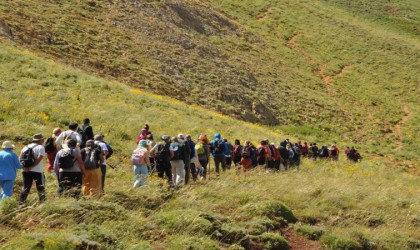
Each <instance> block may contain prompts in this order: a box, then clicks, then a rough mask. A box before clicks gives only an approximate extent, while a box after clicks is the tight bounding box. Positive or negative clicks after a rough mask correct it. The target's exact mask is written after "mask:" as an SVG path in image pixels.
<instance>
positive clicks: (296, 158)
mask: <svg viewBox="0 0 420 250" xmlns="http://www.w3.org/2000/svg"><path fill="white" fill-rule="evenodd" d="M293 149H294V156H293V165H295V166H296V169H297V170H299V166H300V158H301V155H302V149H301V147H300V145H299V143H295V146H294V147H293Z"/></svg>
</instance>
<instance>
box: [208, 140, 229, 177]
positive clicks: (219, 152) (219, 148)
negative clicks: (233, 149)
mask: <svg viewBox="0 0 420 250" xmlns="http://www.w3.org/2000/svg"><path fill="white" fill-rule="evenodd" d="M227 151H228V148H227V145H226V143H225V141H224V140H222V137H221V135H220V133H216V134H215V135H214V139H213V140H212V141H211V142H210V152H211V154H212V155H213V159H214V166H215V168H216V174H217V175H219V174H220V171H219V167H220V165H222V169H223V172H224V171H226V158H225V156H226V153H227Z"/></svg>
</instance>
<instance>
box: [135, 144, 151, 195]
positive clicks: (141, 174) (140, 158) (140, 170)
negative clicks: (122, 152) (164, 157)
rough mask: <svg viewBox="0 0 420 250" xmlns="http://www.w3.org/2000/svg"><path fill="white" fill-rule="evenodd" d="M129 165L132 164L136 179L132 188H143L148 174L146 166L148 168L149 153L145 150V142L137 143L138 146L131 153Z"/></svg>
mask: <svg viewBox="0 0 420 250" xmlns="http://www.w3.org/2000/svg"><path fill="white" fill-rule="evenodd" d="M131 163H132V164H133V170H134V175H135V178H136V181H135V182H134V185H133V187H134V188H138V187H140V186H145V185H146V182H147V176H148V173H149V171H148V166H150V159H149V152H148V150H147V141H146V140H140V141H139V145H138V146H137V148H136V149H135V150H134V151H133V155H132V157H131Z"/></svg>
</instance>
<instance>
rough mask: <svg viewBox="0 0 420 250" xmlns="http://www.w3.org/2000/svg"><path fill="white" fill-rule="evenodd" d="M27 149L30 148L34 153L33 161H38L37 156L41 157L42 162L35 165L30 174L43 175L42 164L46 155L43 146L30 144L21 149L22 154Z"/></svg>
mask: <svg viewBox="0 0 420 250" xmlns="http://www.w3.org/2000/svg"><path fill="white" fill-rule="evenodd" d="M28 147H30V148H32V150H33V151H34V156H35V160H36V159H38V156H40V155H42V156H43V158H42V160H41V161H40V162H39V163H38V164H37V165H35V167H33V168H32V169H31V172H37V173H44V168H43V167H42V163H43V161H44V157H45V155H46V154H45V148H44V146H42V145H39V144H38V143H34V142H32V143H30V144H29V145H28V146H25V147H24V148H23V149H22V152H24V151H25V150H26V149H27V148H28Z"/></svg>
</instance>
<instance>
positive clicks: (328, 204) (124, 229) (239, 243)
mask: <svg viewBox="0 0 420 250" xmlns="http://www.w3.org/2000/svg"><path fill="white" fill-rule="evenodd" d="M0 74H1V75H2V78H1V79H0V88H1V92H2V97H1V99H0V102H1V103H0V104H1V105H0V108H1V112H0V114H1V117H0V124H1V127H2V128H3V129H2V131H1V138H2V140H4V139H11V140H13V141H14V142H15V143H17V145H18V147H17V151H19V150H20V149H21V148H22V146H23V144H24V143H26V142H28V141H29V140H30V138H31V135H32V134H34V133H38V132H42V133H43V134H44V135H48V134H49V132H50V131H51V130H52V128H53V127H55V126H58V125H60V126H63V127H64V126H65V125H67V124H68V123H69V122H71V121H80V120H81V119H83V118H85V117H86V116H87V117H90V118H91V120H92V125H93V126H94V130H95V132H97V133H99V132H101V133H104V134H105V135H106V139H107V140H108V141H109V142H110V143H111V144H112V145H114V148H115V150H116V153H115V155H114V156H113V157H112V158H111V159H110V163H111V164H112V165H115V166H116V167H117V169H116V170H111V169H110V170H109V171H108V172H109V173H108V179H107V188H106V195H105V196H104V197H103V198H102V199H101V200H100V201H95V200H91V199H87V198H82V199H80V200H78V201H74V200H72V199H65V198H60V199H59V198H57V197H56V196H55V190H56V187H57V184H56V177H55V176H52V175H47V182H46V183H47V197H48V201H47V202H45V203H44V204H42V205H37V202H36V199H37V198H36V195H35V194H34V193H33V192H34V190H33V191H32V193H31V195H30V196H29V199H28V205H27V206H18V205H17V201H16V196H17V193H18V186H19V185H21V178H20V177H19V178H18V180H17V185H16V190H15V191H16V192H15V193H16V194H15V197H13V198H11V199H8V200H5V201H3V202H2V204H1V205H0V213H1V217H0V242H1V246H0V249H288V248H289V247H293V249H321V248H322V247H327V248H331V249H344V248H347V249H416V248H418V247H419V246H420V235H419V230H418V227H419V219H420V214H419V211H420V204H419V202H418V198H417V197H419V195H420V193H419V190H420V186H419V183H420V182H419V178H418V176H415V175H409V174H406V173H405V172H404V171H401V170H400V169H397V168H395V167H390V166H387V165H384V163H382V162H381V161H376V160H368V159H367V160H365V161H363V162H362V163H360V164H356V165H355V164H351V163H348V162H346V161H345V160H344V159H342V160H340V162H339V163H337V164H334V163H326V162H316V163H314V162H312V161H306V160H305V161H304V162H303V165H302V167H301V170H300V171H289V172H282V173H274V174H273V173H267V172H265V171H262V170H256V171H253V172H251V173H250V174H249V175H243V174H242V173H236V172H235V171H233V170H232V171H229V172H227V173H225V174H223V175H222V176H221V177H220V178H215V177H214V169H213V170H212V171H213V172H210V176H209V180H208V181H207V182H205V183H204V182H200V183H195V184H192V185H190V186H189V187H187V188H183V189H180V190H177V191H168V189H167V187H166V186H165V185H164V184H162V183H161V182H160V181H159V180H157V179H156V178H153V179H151V180H150V182H149V185H148V186H147V187H144V188H140V189H137V190H133V189H131V186H132V182H133V174H132V169H131V166H129V164H127V163H128V156H129V154H130V151H131V149H132V148H133V147H134V146H135V145H134V138H135V136H136V134H137V133H138V130H139V129H140V128H141V126H142V125H143V123H144V122H148V123H149V124H151V129H152V131H154V132H155V133H156V134H157V135H159V134H163V133H167V134H171V135H174V134H177V133H179V132H183V133H189V134H192V135H196V134H198V133H203V132H204V133H207V134H210V135H211V134H213V133H214V132H216V131H220V132H222V135H226V136H227V138H229V139H231V140H232V139H234V138H241V139H242V140H244V139H245V138H247V139H248V138H250V139H252V140H254V141H258V140H260V139H261V138H270V139H271V140H272V141H279V140H280V139H282V138H284V137H285V135H283V134H280V133H278V132H276V131H275V130H273V129H272V128H269V127H264V126H257V125H253V124H250V123H246V122H242V121H237V120H233V119H230V118H229V117H227V116H224V115H221V114H218V113H215V112H209V111H207V110H205V109H203V108H201V107H197V106H194V105H188V104H184V103H181V102H179V101H176V100H175V99H171V98H168V97H164V96H158V95H154V94H151V93H148V92H144V91H140V90H138V89H133V88H129V87H127V86H125V85H123V84H121V83H119V82H114V81H109V80H104V79H101V78H98V77H94V76H90V75H87V74H86V73H84V72H82V71H79V70H76V69H74V68H71V67H66V66H63V65H60V64H58V63H56V62H54V61H52V60H45V59H41V58H39V57H38V56H36V55H35V54H33V53H32V52H29V51H24V50H20V49H17V48H15V47H12V46H10V45H7V43H6V42H4V41H1V42H0ZM212 165H213V164H212ZM392 166H393V165H392ZM309 239H311V240H309Z"/></svg>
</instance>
